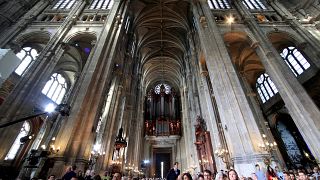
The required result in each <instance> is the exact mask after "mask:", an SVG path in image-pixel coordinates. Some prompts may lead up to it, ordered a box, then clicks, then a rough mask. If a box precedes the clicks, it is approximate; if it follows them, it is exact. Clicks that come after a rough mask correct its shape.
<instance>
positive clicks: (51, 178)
mask: <svg viewBox="0 0 320 180" xmlns="http://www.w3.org/2000/svg"><path fill="white" fill-rule="evenodd" d="M55 179H56V176H55V175H50V176H49V177H48V180H55Z"/></svg>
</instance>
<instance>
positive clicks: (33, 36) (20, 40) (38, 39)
mask: <svg viewBox="0 0 320 180" xmlns="http://www.w3.org/2000/svg"><path fill="white" fill-rule="evenodd" d="M50 38H51V33H50V32H48V31H32V32H27V33H22V34H19V35H18V36H17V37H16V38H15V39H14V42H15V43H17V44H21V45H23V44H25V43H42V44H43V43H47V42H48V41H49V40H50Z"/></svg>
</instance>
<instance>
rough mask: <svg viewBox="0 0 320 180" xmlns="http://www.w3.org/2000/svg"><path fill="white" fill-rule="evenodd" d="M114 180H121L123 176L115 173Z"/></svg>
mask: <svg viewBox="0 0 320 180" xmlns="http://www.w3.org/2000/svg"><path fill="white" fill-rule="evenodd" d="M112 180H121V174H120V173H114V175H113V177H112Z"/></svg>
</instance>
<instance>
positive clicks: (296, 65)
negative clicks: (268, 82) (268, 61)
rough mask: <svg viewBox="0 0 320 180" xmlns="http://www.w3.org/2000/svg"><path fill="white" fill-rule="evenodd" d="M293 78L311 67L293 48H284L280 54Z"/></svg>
mask: <svg viewBox="0 0 320 180" xmlns="http://www.w3.org/2000/svg"><path fill="white" fill-rule="evenodd" d="M280 55H281V57H282V58H283V60H284V61H285V62H286V63H287V65H288V66H289V68H290V69H291V71H292V72H293V74H294V75H295V76H298V75H300V74H302V73H303V72H304V71H305V70H307V69H308V68H309V67H310V66H311V65H310V63H309V62H308V61H307V60H306V58H305V57H304V56H303V55H302V54H301V52H300V51H299V50H298V49H297V48H296V47H293V46H289V47H286V48H284V49H283V50H282V52H281V53H280Z"/></svg>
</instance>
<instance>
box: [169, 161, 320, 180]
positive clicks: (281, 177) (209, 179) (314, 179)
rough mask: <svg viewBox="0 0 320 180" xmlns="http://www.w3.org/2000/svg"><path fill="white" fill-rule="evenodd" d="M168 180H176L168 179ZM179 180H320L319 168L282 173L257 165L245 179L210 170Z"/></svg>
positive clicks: (236, 175)
mask: <svg viewBox="0 0 320 180" xmlns="http://www.w3.org/2000/svg"><path fill="white" fill-rule="evenodd" d="M167 179H168V180H175V179H170V178H167ZM176 179H178V180H320V171H319V167H317V166H316V167H314V168H313V170H312V171H305V170H303V169H299V170H296V169H294V170H288V171H284V172H282V171H281V170H280V169H279V167H277V166H276V167H275V168H274V169H273V168H272V167H271V166H267V170H266V172H264V171H262V170H261V169H260V166H259V165H258V164H257V165H256V171H255V172H253V173H252V174H251V176H250V177H244V176H242V175H240V176H239V175H238V173H237V171H236V170H234V169H231V170H229V171H223V170H221V171H220V172H218V173H216V174H213V173H211V171H209V170H204V172H203V173H200V174H198V175H197V176H195V175H194V176H192V175H191V174H189V173H183V174H181V175H179V176H177V178H176Z"/></svg>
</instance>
